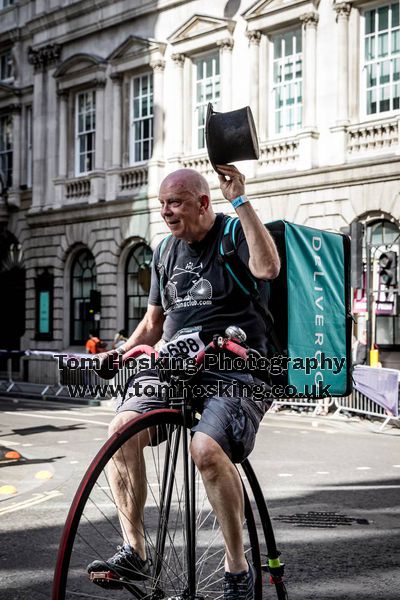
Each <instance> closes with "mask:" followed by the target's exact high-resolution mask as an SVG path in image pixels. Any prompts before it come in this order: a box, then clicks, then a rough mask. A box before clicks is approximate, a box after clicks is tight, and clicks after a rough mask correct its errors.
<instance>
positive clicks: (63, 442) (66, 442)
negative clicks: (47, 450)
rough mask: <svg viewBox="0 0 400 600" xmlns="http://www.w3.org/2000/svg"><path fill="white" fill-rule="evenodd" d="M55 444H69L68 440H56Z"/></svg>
mask: <svg viewBox="0 0 400 600" xmlns="http://www.w3.org/2000/svg"><path fill="white" fill-rule="evenodd" d="M57 444H69V441H68V440H58V442H57Z"/></svg>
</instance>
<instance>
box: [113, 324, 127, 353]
mask: <svg viewBox="0 0 400 600" xmlns="http://www.w3.org/2000/svg"><path fill="white" fill-rule="evenodd" d="M127 339H128V334H127V332H126V329H120V330H119V331H118V333H116V334H115V336H114V341H113V343H112V349H113V350H116V349H117V348H119V347H120V346H122V345H123V343H124V342H126V341H127Z"/></svg>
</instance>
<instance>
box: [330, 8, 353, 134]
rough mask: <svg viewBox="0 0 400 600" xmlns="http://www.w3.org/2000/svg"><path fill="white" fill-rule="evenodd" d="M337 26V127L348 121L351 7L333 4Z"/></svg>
mask: <svg viewBox="0 0 400 600" xmlns="http://www.w3.org/2000/svg"><path fill="white" fill-rule="evenodd" d="M334 9H335V11H336V14H337V24H338V41H337V48H338V50H337V83H336V92H337V93H336V98H337V115H336V118H337V122H336V124H337V125H341V124H347V123H348V119H349V61H348V52H349V15H350V11H351V5H350V4H347V3H345V2H342V3H341V4H335V7H334Z"/></svg>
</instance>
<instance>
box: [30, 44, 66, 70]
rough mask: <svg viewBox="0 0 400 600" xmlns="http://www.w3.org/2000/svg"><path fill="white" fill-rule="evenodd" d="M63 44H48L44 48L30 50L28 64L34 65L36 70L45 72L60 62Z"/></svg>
mask: <svg viewBox="0 0 400 600" xmlns="http://www.w3.org/2000/svg"><path fill="white" fill-rule="evenodd" d="M61 49H62V46H61V44H47V46H43V47H42V48H36V49H34V48H32V46H29V48H28V62H29V63H30V64H31V65H33V68H34V70H35V71H36V72H37V71H45V70H46V69H47V68H48V67H50V66H51V65H52V64H54V63H55V62H57V61H58V59H59V58H60V56H61Z"/></svg>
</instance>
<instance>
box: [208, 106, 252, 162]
mask: <svg viewBox="0 0 400 600" xmlns="http://www.w3.org/2000/svg"><path fill="white" fill-rule="evenodd" d="M206 143H207V150H208V156H209V158H210V162H211V164H212V166H213V167H214V169H215V171H217V172H218V169H217V168H216V165H226V164H228V163H231V162H234V161H237V160H251V159H257V158H258V157H259V155H260V150H259V147H258V139H257V132H256V126H255V125H254V119H253V115H252V114H251V110H250V107H249V106H245V107H244V108H240V109H239V110H232V111H230V112H225V113H218V112H214V110H213V107H212V104H211V102H210V103H209V104H208V107H207V116H206Z"/></svg>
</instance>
